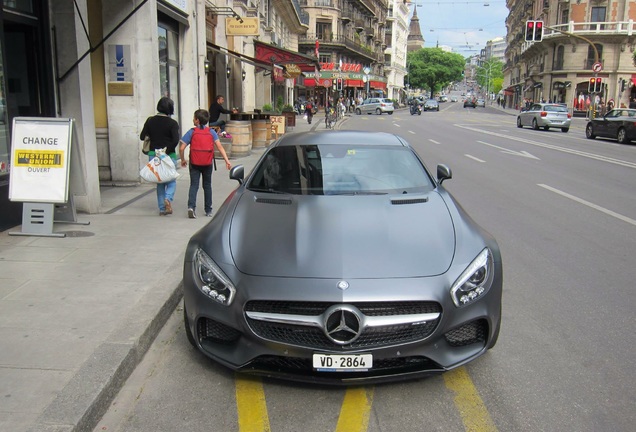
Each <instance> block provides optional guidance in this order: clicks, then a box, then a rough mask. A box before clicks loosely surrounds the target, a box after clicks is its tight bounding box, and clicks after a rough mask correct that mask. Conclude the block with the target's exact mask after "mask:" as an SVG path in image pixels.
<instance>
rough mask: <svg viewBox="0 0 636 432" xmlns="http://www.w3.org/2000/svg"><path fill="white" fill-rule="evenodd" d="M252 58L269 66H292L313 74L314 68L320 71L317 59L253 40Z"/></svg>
mask: <svg viewBox="0 0 636 432" xmlns="http://www.w3.org/2000/svg"><path fill="white" fill-rule="evenodd" d="M254 51H255V53H254V57H256V59H257V60H259V61H261V62H265V63H269V64H277V65H281V66H285V65H289V64H294V65H296V66H298V67H299V68H300V70H301V71H303V72H314V71H315V70H316V68H318V70H320V63H319V62H318V59H316V58H313V57H309V56H306V55H304V54H300V53H297V52H294V51H290V50H288V49H285V48H281V47H279V46H276V45H272V44H268V43H265V42H261V41H259V40H256V39H254Z"/></svg>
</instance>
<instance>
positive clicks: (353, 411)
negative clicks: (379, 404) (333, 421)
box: [336, 387, 375, 432]
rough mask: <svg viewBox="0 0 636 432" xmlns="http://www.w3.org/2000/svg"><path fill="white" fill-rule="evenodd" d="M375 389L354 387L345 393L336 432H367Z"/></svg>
mask: <svg viewBox="0 0 636 432" xmlns="http://www.w3.org/2000/svg"><path fill="white" fill-rule="evenodd" d="M374 391H375V388H374V387H352V388H348V389H347V392H346V393H345V397H344V401H343V402H342V408H340V416H339V417H338V425H337V426H336V432H366V430H367V428H368V427H369V416H370V415H371V406H372V405H373V393H374Z"/></svg>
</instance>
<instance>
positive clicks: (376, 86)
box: [369, 81, 386, 89]
mask: <svg viewBox="0 0 636 432" xmlns="http://www.w3.org/2000/svg"><path fill="white" fill-rule="evenodd" d="M369 85H370V86H371V87H372V88H374V89H386V83H385V82H382V81H369Z"/></svg>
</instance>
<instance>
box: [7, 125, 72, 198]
mask: <svg viewBox="0 0 636 432" xmlns="http://www.w3.org/2000/svg"><path fill="white" fill-rule="evenodd" d="M72 123H73V120H72V119H62V118H41V117H16V118H14V119H13V136H12V137H11V182H10V183H9V184H10V187H9V199H10V200H11V201H21V202H45V203H65V202H67V201H68V190H69V187H68V185H69V173H70V169H69V161H70V154H71V136H72V131H73V128H72Z"/></svg>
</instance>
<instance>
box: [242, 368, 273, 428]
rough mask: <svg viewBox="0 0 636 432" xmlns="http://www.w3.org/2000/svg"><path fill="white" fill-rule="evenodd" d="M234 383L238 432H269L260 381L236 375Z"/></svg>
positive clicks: (265, 405)
mask: <svg viewBox="0 0 636 432" xmlns="http://www.w3.org/2000/svg"><path fill="white" fill-rule="evenodd" d="M234 382H235V387H236V410H237V411H238V424H239V432H270V431H271V429H270V427H269V416H268V414H267V404H266V402H265V392H264V391H263V383H262V381H261V380H260V379H257V378H253V377H243V376H239V375H238V374H237V375H236V377H235V380H234Z"/></svg>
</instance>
